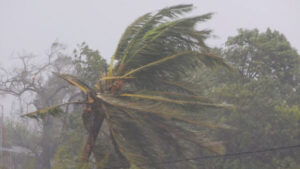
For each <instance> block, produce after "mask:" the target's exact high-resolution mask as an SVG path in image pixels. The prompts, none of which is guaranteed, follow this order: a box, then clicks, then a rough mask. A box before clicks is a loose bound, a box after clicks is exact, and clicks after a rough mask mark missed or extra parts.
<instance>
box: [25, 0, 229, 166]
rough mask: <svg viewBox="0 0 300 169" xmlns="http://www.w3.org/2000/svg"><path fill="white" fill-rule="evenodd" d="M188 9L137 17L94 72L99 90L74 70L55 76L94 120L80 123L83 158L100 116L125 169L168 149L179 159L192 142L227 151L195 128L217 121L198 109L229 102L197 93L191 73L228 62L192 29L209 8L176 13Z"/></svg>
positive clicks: (39, 113)
mask: <svg viewBox="0 0 300 169" xmlns="http://www.w3.org/2000/svg"><path fill="white" fill-rule="evenodd" d="M192 9H193V6H192V5H177V6H172V7H168V8H164V9H162V10H159V11H157V12H155V13H147V14H145V15H143V16H141V17H139V18H138V19H136V20H135V21H134V22H133V23H132V24H131V25H130V26H128V28H127V29H126V31H125V32H124V34H123V35H122V37H121V39H120V41H119V44H118V46H117V49H116V51H115V53H114V55H113V57H112V59H111V62H110V66H109V68H108V72H107V74H105V76H103V77H99V80H98V82H97V84H96V90H95V89H92V88H91V87H89V86H87V85H86V84H84V83H83V82H82V81H80V80H79V79H78V78H76V77H74V76H71V75H66V74H57V76H59V77H61V78H63V79H65V80H66V81H68V82H69V83H71V84H73V85H75V86H77V87H79V89H80V90H82V92H84V93H85V95H86V96H87V101H86V102H84V104H85V107H86V108H85V109H84V112H83V114H85V115H86V117H87V116H88V117H92V118H89V119H92V120H90V121H86V122H85V125H86V128H87V130H88V132H89V137H88V139H87V142H86V146H85V148H84V150H83V153H82V161H84V162H87V161H88V158H89V156H90V154H91V153H92V149H93V148H94V144H95V141H96V139H97V135H98V132H99V130H100V128H101V126H102V122H103V121H105V123H106V124H107V126H108V131H109V133H110V139H111V142H112V144H113V147H114V152H115V153H116V154H118V157H119V158H120V159H122V160H123V161H125V163H126V166H128V167H129V168H135V167H137V166H139V168H143V167H145V168H147V167H146V166H142V164H144V163H145V162H151V161H152V162H153V161H155V160H157V161H158V160H160V159H163V158H164V156H166V155H168V154H170V153H176V154H177V155H178V157H180V156H182V157H184V156H185V155H186V156H187V155H188V154H189V152H191V151H192V150H191V148H192V147H202V148H205V149H207V150H210V151H212V152H216V153H223V152H224V148H223V146H222V145H221V144H219V142H213V141H210V140H209V139H207V138H206V137H204V136H203V135H200V134H198V133H197V132H195V131H194V130H196V129H197V127H195V126H196V125H200V126H204V127H208V128H218V127H222V126H218V125H214V124H212V123H209V122H204V121H200V119H201V113H199V112H200V111H201V110H203V109H205V108H207V107H216V108H219V107H226V106H227V105H222V104H214V103H212V102H211V101H210V100H209V99H208V98H206V97H203V96H198V95H197V94H196V92H194V89H191V88H189V87H187V85H186V80H187V77H188V74H189V73H190V72H192V71H195V70H196V69H197V68H199V66H200V65H205V66H207V67H214V66H216V65H224V66H226V67H228V66H227V65H226V63H224V61H223V59H221V58H220V57H218V56H215V55H213V54H212V53H211V52H210V49H209V47H207V46H206V45H205V42H204V41H205V39H206V38H208V37H209V35H210V31H209V30H196V29H195V26H196V24H197V23H199V22H204V21H206V20H208V19H210V17H211V15H212V14H210V13H209V14H205V15H201V16H195V17H189V18H181V17H180V16H182V14H185V13H187V12H189V11H191V10H192ZM64 104H66V103H64ZM64 104H63V105H64ZM58 106H61V105H57V106H53V107H50V108H47V109H44V110H39V111H36V112H33V113H29V114H27V116H29V117H40V116H43V115H44V114H46V113H47V112H51V111H49V110H53V109H54V108H57V107H58ZM83 117H85V116H83ZM157 168H158V167H157Z"/></svg>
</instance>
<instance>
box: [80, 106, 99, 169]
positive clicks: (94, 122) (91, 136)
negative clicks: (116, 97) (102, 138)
mask: <svg viewBox="0 0 300 169" xmlns="http://www.w3.org/2000/svg"><path fill="white" fill-rule="evenodd" d="M94 110H95V109H94ZM85 113H90V114H89V119H91V120H90V121H89V120H88V123H89V124H87V126H88V127H87V130H88V137H87V139H86V142H85V145H84V147H83V150H82V152H81V158H80V162H81V165H82V166H83V165H86V164H87V163H88V161H89V157H90V155H91V153H92V151H93V148H94V146H95V143H96V139H97V136H98V133H99V131H100V128H101V126H102V123H103V120H104V114H103V113H101V112H99V107H98V111H93V112H85ZM90 117H91V118H90ZM83 120H84V121H85V119H83Z"/></svg>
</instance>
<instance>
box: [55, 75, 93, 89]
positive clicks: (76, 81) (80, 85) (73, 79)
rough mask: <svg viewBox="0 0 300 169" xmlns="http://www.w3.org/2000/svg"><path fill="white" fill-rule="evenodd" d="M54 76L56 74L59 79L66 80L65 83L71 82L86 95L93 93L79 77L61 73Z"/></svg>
mask: <svg viewBox="0 0 300 169" xmlns="http://www.w3.org/2000/svg"><path fill="white" fill-rule="evenodd" d="M53 74H55V75H56V76H57V77H60V78H62V79H64V80H65V81H67V82H69V83H70V84H72V85H74V86H76V87H78V88H79V89H80V90H81V91H83V92H84V93H85V94H88V93H90V92H91V91H93V90H92V89H91V88H90V87H89V86H88V85H87V84H85V83H84V82H83V81H82V80H80V79H79V78H78V77H75V76H72V75H68V74H59V73H56V72H53Z"/></svg>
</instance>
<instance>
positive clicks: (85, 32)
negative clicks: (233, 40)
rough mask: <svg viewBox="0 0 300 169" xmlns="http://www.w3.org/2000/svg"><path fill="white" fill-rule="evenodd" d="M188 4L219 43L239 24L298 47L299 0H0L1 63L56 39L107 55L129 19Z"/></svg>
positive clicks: (43, 47) (36, 50)
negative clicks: (280, 36)
mask: <svg viewBox="0 0 300 169" xmlns="http://www.w3.org/2000/svg"><path fill="white" fill-rule="evenodd" d="M183 3H193V4H194V5H195V6H196V7H197V8H196V10H195V11H194V12H193V13H192V14H193V15H199V14H204V13H207V12H215V15H214V17H213V18H212V19H211V21H209V22H207V23H205V24H204V25H203V27H205V28H210V29H212V30H213V31H214V34H215V35H217V36H218V37H219V38H217V39H212V40H210V41H209V43H210V44H211V45H218V46H220V45H222V44H223V43H224V42H225V40H226V38H227V37H228V36H230V35H235V34H236V33H237V31H236V30H237V29H238V28H248V29H252V28H259V29H260V30H262V31H264V30H265V29H266V28H267V27H270V28H271V29H276V30H278V31H280V32H282V33H283V34H284V35H286V37H287V38H288V40H289V41H290V42H291V44H292V46H294V47H295V48H297V49H298V51H299V50H300V0H247V1H246V0H148V1H146V0H126V1H125V0H105V1H104V0H103V1H101V0H0V23H1V25H0V65H5V64H6V65H8V64H11V63H12V62H7V60H6V59H9V58H13V57H16V56H18V54H21V53H22V52H24V51H25V52H33V53H37V54H42V53H44V51H46V50H47V49H49V47H50V45H51V43H52V42H54V41H55V40H58V41H60V42H62V43H65V44H67V45H68V47H70V48H74V47H75V45H76V44H78V43H81V42H83V41H85V42H87V44H89V45H90V46H91V47H92V48H94V49H98V50H99V51H100V52H101V54H102V55H103V56H104V57H105V58H107V59H108V58H110V57H111V55H112V53H113V51H114V49H115V47H116V45H117V42H118V39H119V38H120V36H121V34H122V33H123V31H124V29H125V28H126V26H128V24H130V23H131V22H132V21H134V20H135V18H137V17H138V16H140V15H143V14H144V13H146V12H149V11H154V10H157V9H160V8H163V7H166V6H171V5H176V4H183Z"/></svg>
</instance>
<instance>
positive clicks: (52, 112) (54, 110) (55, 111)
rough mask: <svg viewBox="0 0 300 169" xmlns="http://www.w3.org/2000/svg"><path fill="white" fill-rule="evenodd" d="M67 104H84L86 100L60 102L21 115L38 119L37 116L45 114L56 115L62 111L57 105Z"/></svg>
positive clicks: (40, 116) (41, 116)
mask: <svg viewBox="0 0 300 169" xmlns="http://www.w3.org/2000/svg"><path fill="white" fill-rule="evenodd" d="M68 104H86V102H82V101H74V102H67V103H62V104H58V105H54V106H50V107H47V108H44V109H40V110H37V111H34V112H31V113H26V114H24V115H22V116H21V117H30V118H35V119H39V118H44V117H45V116H47V115H52V116H57V115H60V114H61V113H63V111H62V110H61V109H60V108H59V107H61V106H65V105H68Z"/></svg>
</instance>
